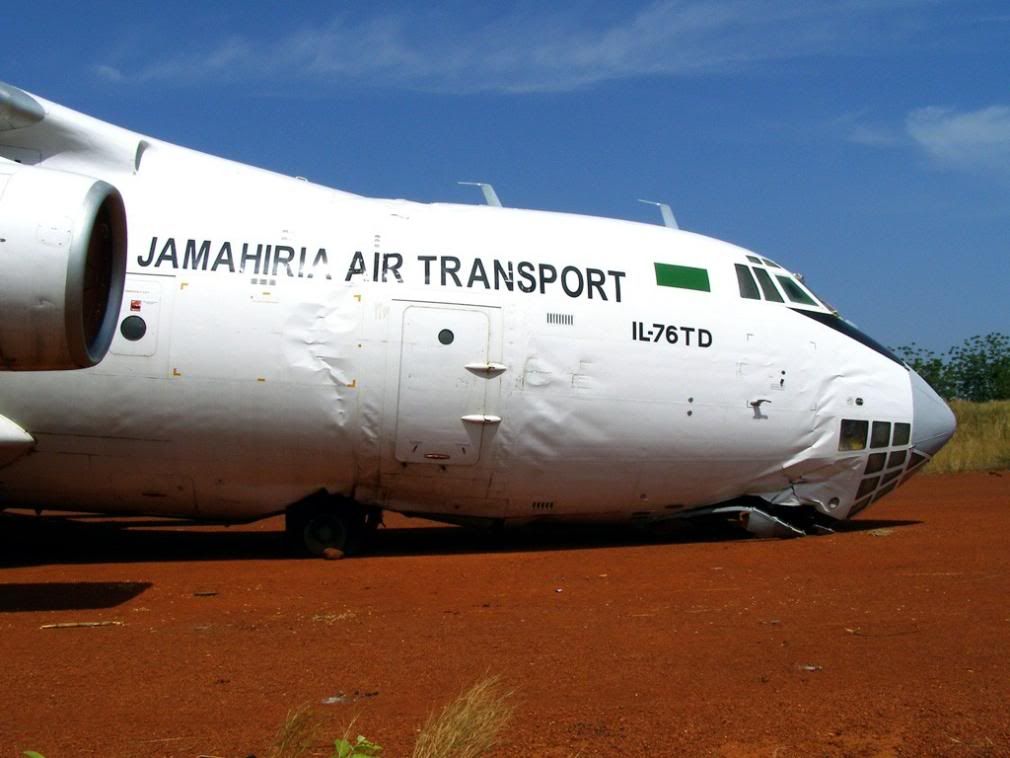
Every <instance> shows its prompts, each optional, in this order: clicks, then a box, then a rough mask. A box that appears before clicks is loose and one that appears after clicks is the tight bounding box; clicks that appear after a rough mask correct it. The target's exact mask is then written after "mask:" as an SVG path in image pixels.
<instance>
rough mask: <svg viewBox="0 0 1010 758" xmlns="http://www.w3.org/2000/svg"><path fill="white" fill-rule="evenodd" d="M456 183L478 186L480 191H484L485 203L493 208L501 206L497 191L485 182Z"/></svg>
mask: <svg viewBox="0 0 1010 758" xmlns="http://www.w3.org/2000/svg"><path fill="white" fill-rule="evenodd" d="M456 184H464V185H466V186H468V187H480V191H481V192H483V193H484V202H485V203H487V204H488V205H490V206H493V207H495V208H501V207H502V204H501V200H499V199H498V193H497V192H495V191H494V187H492V186H491V185H490V184H488V183H487V182H456Z"/></svg>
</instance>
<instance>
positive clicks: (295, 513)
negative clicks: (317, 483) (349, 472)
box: [286, 497, 365, 557]
mask: <svg viewBox="0 0 1010 758" xmlns="http://www.w3.org/2000/svg"><path fill="white" fill-rule="evenodd" d="M286 531H287V533H288V537H289V538H290V539H291V541H292V542H293V543H294V546H295V547H296V548H298V549H300V550H301V551H304V552H307V553H308V554H309V555H316V556H325V557H331V556H332V557H342V556H345V555H351V554H353V553H354V552H355V550H356V549H357V548H358V546H359V544H360V542H361V537H362V535H363V534H364V531H365V512H364V510H363V509H362V508H361V507H359V506H358V505H357V504H355V503H352V502H349V501H347V500H344V499H343V498H333V497H319V498H312V499H310V500H305V501H302V502H301V503H298V504H297V505H295V506H292V507H291V508H290V509H289V510H288V513H287V524H286Z"/></svg>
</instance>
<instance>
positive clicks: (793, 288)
mask: <svg viewBox="0 0 1010 758" xmlns="http://www.w3.org/2000/svg"><path fill="white" fill-rule="evenodd" d="M775 278H776V279H778V280H779V283H780V284H781V285H782V289H783V290H784V291H785V293H786V296H787V297H788V298H789V299H790V300H792V301H793V302H794V303H800V304H802V305H817V301H816V300H814V299H813V298H812V297H810V295H808V294H807V293H806V292H805V291H804V290H803V288H802V287H801V286H800V285H799V284H797V283H796V282H795V281H793V280H792V279H791V278H790V277H788V276H782V275H781V274H779V275H777V276H776V277H775Z"/></svg>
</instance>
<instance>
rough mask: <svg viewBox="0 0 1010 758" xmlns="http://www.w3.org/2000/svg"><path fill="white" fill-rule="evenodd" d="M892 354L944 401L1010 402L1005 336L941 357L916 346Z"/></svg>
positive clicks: (1009, 342) (1009, 350)
mask: <svg viewBox="0 0 1010 758" xmlns="http://www.w3.org/2000/svg"><path fill="white" fill-rule="evenodd" d="M893 350H894V352H895V353H896V354H897V355H898V356H899V357H900V358H901V359H902V360H904V361H905V362H906V363H907V364H908V365H909V366H911V367H912V368H913V369H914V370H915V371H916V373H918V374H919V375H920V376H921V377H922V378H923V379H925V380H926V381H927V382H929V384H930V386H932V387H933V389H934V390H936V392H937V394H938V395H940V396H941V397H943V398H946V399H948V400H950V399H952V398H959V399H961V400H971V401H972V402H976V403H983V402H986V401H988V400H1010V337H1008V336H1007V335H1006V334H1003V333H1001V332H991V333H989V334H986V335H984V336H983V335H976V336H974V337H970V338H968V339H966V340H965V341H964V342H963V343H962V344H961V345H958V346H956V347H952V348H950V350H948V351H947V352H946V353H945V354H940V355H938V354H936V353H934V352H933V351H932V350H927V349H926V348H923V347H919V346H918V345H916V344H915V343H914V342H913V343H912V344H910V345H902V346H901V347H897V348H893Z"/></svg>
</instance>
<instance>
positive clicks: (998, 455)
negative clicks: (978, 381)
mask: <svg viewBox="0 0 1010 758" xmlns="http://www.w3.org/2000/svg"><path fill="white" fill-rule="evenodd" d="M950 407H951V409H952V410H953V411H954V415H955V416H957V432H956V433H955V434H954V438H953V439H952V440H951V441H950V442H948V443H947V445H946V446H945V447H944V448H943V450H941V451H940V452H939V453H938V454H937V456H936V458H934V459H933V460H932V461H930V463H929V465H928V466H927V467H926V470H925V471H926V473H927V474H952V473H956V472H961V471H993V470H995V469H1004V468H1010V400H993V401H991V402H988V403H972V402H969V401H967V400H952V401H951V402H950Z"/></svg>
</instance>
